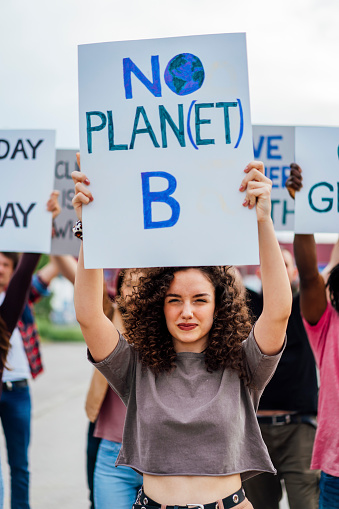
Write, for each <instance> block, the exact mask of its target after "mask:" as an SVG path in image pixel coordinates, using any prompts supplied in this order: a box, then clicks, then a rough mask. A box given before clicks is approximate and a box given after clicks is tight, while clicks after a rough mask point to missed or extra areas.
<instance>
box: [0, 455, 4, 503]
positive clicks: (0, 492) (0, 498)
mask: <svg viewBox="0 0 339 509" xmlns="http://www.w3.org/2000/svg"><path fill="white" fill-rule="evenodd" d="M3 507H4V480H3V477H2V470H1V461H0V509H3Z"/></svg>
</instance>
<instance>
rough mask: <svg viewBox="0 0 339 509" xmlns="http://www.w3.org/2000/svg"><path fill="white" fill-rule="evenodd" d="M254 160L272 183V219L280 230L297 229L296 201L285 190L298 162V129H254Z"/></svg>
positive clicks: (268, 127) (280, 127)
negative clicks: (295, 163)
mask: <svg viewBox="0 0 339 509" xmlns="http://www.w3.org/2000/svg"><path fill="white" fill-rule="evenodd" d="M253 147H254V158H255V159H257V160H260V161H263V163H264V165H265V174H266V177H268V178H269V179H271V180H272V219H273V223H274V229H275V230H276V231H286V230H290V231H293V230H294V200H293V199H292V198H291V197H290V195H289V194H288V192H287V189H286V187H285V183H286V180H287V179H288V177H289V174H290V164H291V163H293V162H294V127H289V126H271V125H270V126H268V125H254V126H253Z"/></svg>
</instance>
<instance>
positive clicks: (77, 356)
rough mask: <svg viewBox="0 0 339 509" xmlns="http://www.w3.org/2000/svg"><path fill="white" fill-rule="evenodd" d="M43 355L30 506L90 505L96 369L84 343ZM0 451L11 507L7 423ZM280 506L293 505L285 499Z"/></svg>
mask: <svg viewBox="0 0 339 509" xmlns="http://www.w3.org/2000/svg"><path fill="white" fill-rule="evenodd" d="M42 355H43V361H44V366H45V372H44V373H43V374H42V375H40V376H39V377H38V378H37V379H36V380H35V381H32V382H31V383H30V386H31V394H32V406H33V420H32V431H31V433H32V435H31V447H30V471H31V491H30V501H31V509H87V508H89V502H88V489H87V483H86V470H85V457H86V439H87V437H86V435H87V428H88V421H87V418H86V414H85V410H84V403H85V397H86V392H87V389H88V386H89V381H90V377H91V373H92V369H93V368H92V366H91V365H90V364H89V362H88V361H87V359H86V348H85V345H84V344H82V343H44V344H43V345H42ZM0 451H1V464H2V471H3V477H4V484H5V503H4V509H10V504H9V471H8V466H7V455H6V445H5V441H4V437H3V433H2V428H1V432H0ZM98 509H100V508H98ZM112 509H114V507H113V505H112ZM126 509H129V508H126ZM280 509H288V504H287V502H286V499H284V500H283V503H282V504H281V508H280Z"/></svg>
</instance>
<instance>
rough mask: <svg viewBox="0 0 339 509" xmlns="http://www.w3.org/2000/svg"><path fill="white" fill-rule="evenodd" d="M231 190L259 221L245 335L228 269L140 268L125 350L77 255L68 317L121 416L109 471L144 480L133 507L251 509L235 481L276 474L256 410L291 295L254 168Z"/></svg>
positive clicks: (82, 195) (82, 194)
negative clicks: (253, 308)
mask: <svg viewBox="0 0 339 509" xmlns="http://www.w3.org/2000/svg"><path fill="white" fill-rule="evenodd" d="M72 177H73V180H74V182H75V190H76V194H75V196H74V199H73V205H74V208H75V210H76V213H77V216H78V218H79V220H81V211H82V206H83V205H86V204H88V203H89V202H90V201H92V200H93V197H92V194H91V192H90V187H89V181H88V179H87V178H86V175H85V174H84V173H80V172H74V173H73V174H72ZM240 191H241V192H243V193H244V194H245V199H244V202H243V206H244V207H248V208H250V209H251V208H253V207H254V206H255V205H256V213H257V221H258V232H259V248H260V260H261V273H262V283H263V293H264V309H263V312H262V314H261V316H260V317H259V319H258V321H257V322H256V324H255V325H254V327H253V329H251V325H250V321H249V319H248V314H247V308H246V305H245V302H244V300H243V297H242V296H241V295H240V293H239V287H238V286H237V285H236V283H235V280H234V277H233V275H232V273H231V271H229V270H228V268H224V267H170V268H157V269H146V271H145V276H144V277H143V278H141V280H140V282H139V284H138V288H136V289H135V292H134V294H133V296H132V298H131V300H130V305H129V306H128V309H127V313H126V316H125V325H126V334H125V337H126V339H127V341H126V340H125V339H124V337H122V336H121V335H120V334H119V332H118V331H117V330H116V329H115V328H114V326H113V325H112V323H111V322H110V321H109V320H108V319H107V318H106V317H105V315H104V314H103V311H102V285H103V275H102V271H101V270H98V269H94V270H93V269H91V270H85V269H84V265H83V252H82V247H81V248H80V255H79V264H78V272H77V276H76V283H75V307H76V313H77V318H78V321H79V323H80V325H81V329H82V332H83V335H84V338H85V340H86V342H87V345H88V348H89V352H90V354H89V357H90V360H91V361H92V362H93V363H94V365H95V366H96V367H97V368H98V369H99V370H100V371H101V372H102V373H103V374H104V375H105V377H106V378H107V380H108V381H109V383H110V385H111V386H112V387H113V388H114V390H115V391H116V392H117V393H118V394H119V396H120V397H121V399H122V400H123V401H124V403H125V404H126V406H127V416H126V422H125V428H124V437H123V446H122V450H121V452H120V455H119V457H118V460H117V464H119V465H127V466H130V467H132V468H134V469H135V470H137V471H139V472H141V473H143V475H144V484H143V489H142V491H141V492H140V493H139V495H138V499H137V501H136V502H135V504H134V506H133V507H134V509H141V508H146V509H148V508H150V509H155V508H161V509H165V508H166V507H167V508H168V507H169V508H172V509H173V508H176V509H180V508H181V507H185V508H187V507H190V508H191V509H192V508H204V509H216V508H218V509H227V508H232V507H237V508H241V509H243V508H246V509H249V508H250V507H252V506H251V504H250V502H248V500H247V499H246V498H245V495H244V492H243V490H242V487H241V484H242V481H243V480H245V479H248V478H249V477H251V476H253V475H255V474H259V473H261V472H264V471H265V472H274V468H273V465H272V463H271V461H270V458H269V456H268V452H267V449H266V446H265V445H264V442H263V440H262V438H261V434H260V431H259V427H258V423H257V419H256V414H255V412H256V408H257V405H258V401H259V398H260V395H261V393H262V391H263V389H264V387H265V385H266V384H267V382H268V381H269V379H270V378H271V376H272V374H273V372H274V370H275V368H276V365H277V363H278V361H279V358H280V355H281V351H282V348H283V345H284V337H285V330H286V325H287V320H288V317H289V314H290V310H291V302H292V297H291V289H290V284H289V281H288V277H287V273H286V269H285V265H284V261H283V258H282V255H281V251H280V248H279V245H278V242H277V240H276V238H275V234H274V230H273V223H272V220H271V216H270V212H271V198H270V193H271V181H270V180H269V179H267V178H266V177H265V175H264V166H263V164H262V163H261V162H252V163H250V164H249V165H248V166H247V167H246V168H245V175H244V178H243V180H242V182H241V186H240ZM80 228H81V224H80V223H79V222H78V229H80ZM78 236H80V232H78ZM202 242H203V239H202ZM211 248H212V249H213V246H211ZM112 507H114V500H112Z"/></svg>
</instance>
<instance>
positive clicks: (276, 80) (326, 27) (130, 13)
mask: <svg viewBox="0 0 339 509" xmlns="http://www.w3.org/2000/svg"><path fill="white" fill-rule="evenodd" d="M0 12H1V17H0V38H1V46H0V52H1V60H0V62H1V65H0V73H1V79H0V129H56V131H57V138H56V142H57V148H77V147H78V145H79V135H78V88H77V87H78V83H77V46H78V44H84V43H92V42H106V41H119V40H129V39H145V38H153V37H172V36H181V35H199V34H213V33H227V32H246V33H247V50H248V65H249V85H250V98H251V112H252V123H253V124H275V125H324V126H326V125H327V126H339V29H338V26H339V2H338V1H337V0H256V1H254V0H232V1H229V0H172V1H167V0H130V1H124V0H119V1H117V0H90V1H89V0H57V1H55V2H51V1H49V0H29V1H28V0H1V11H0Z"/></svg>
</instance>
